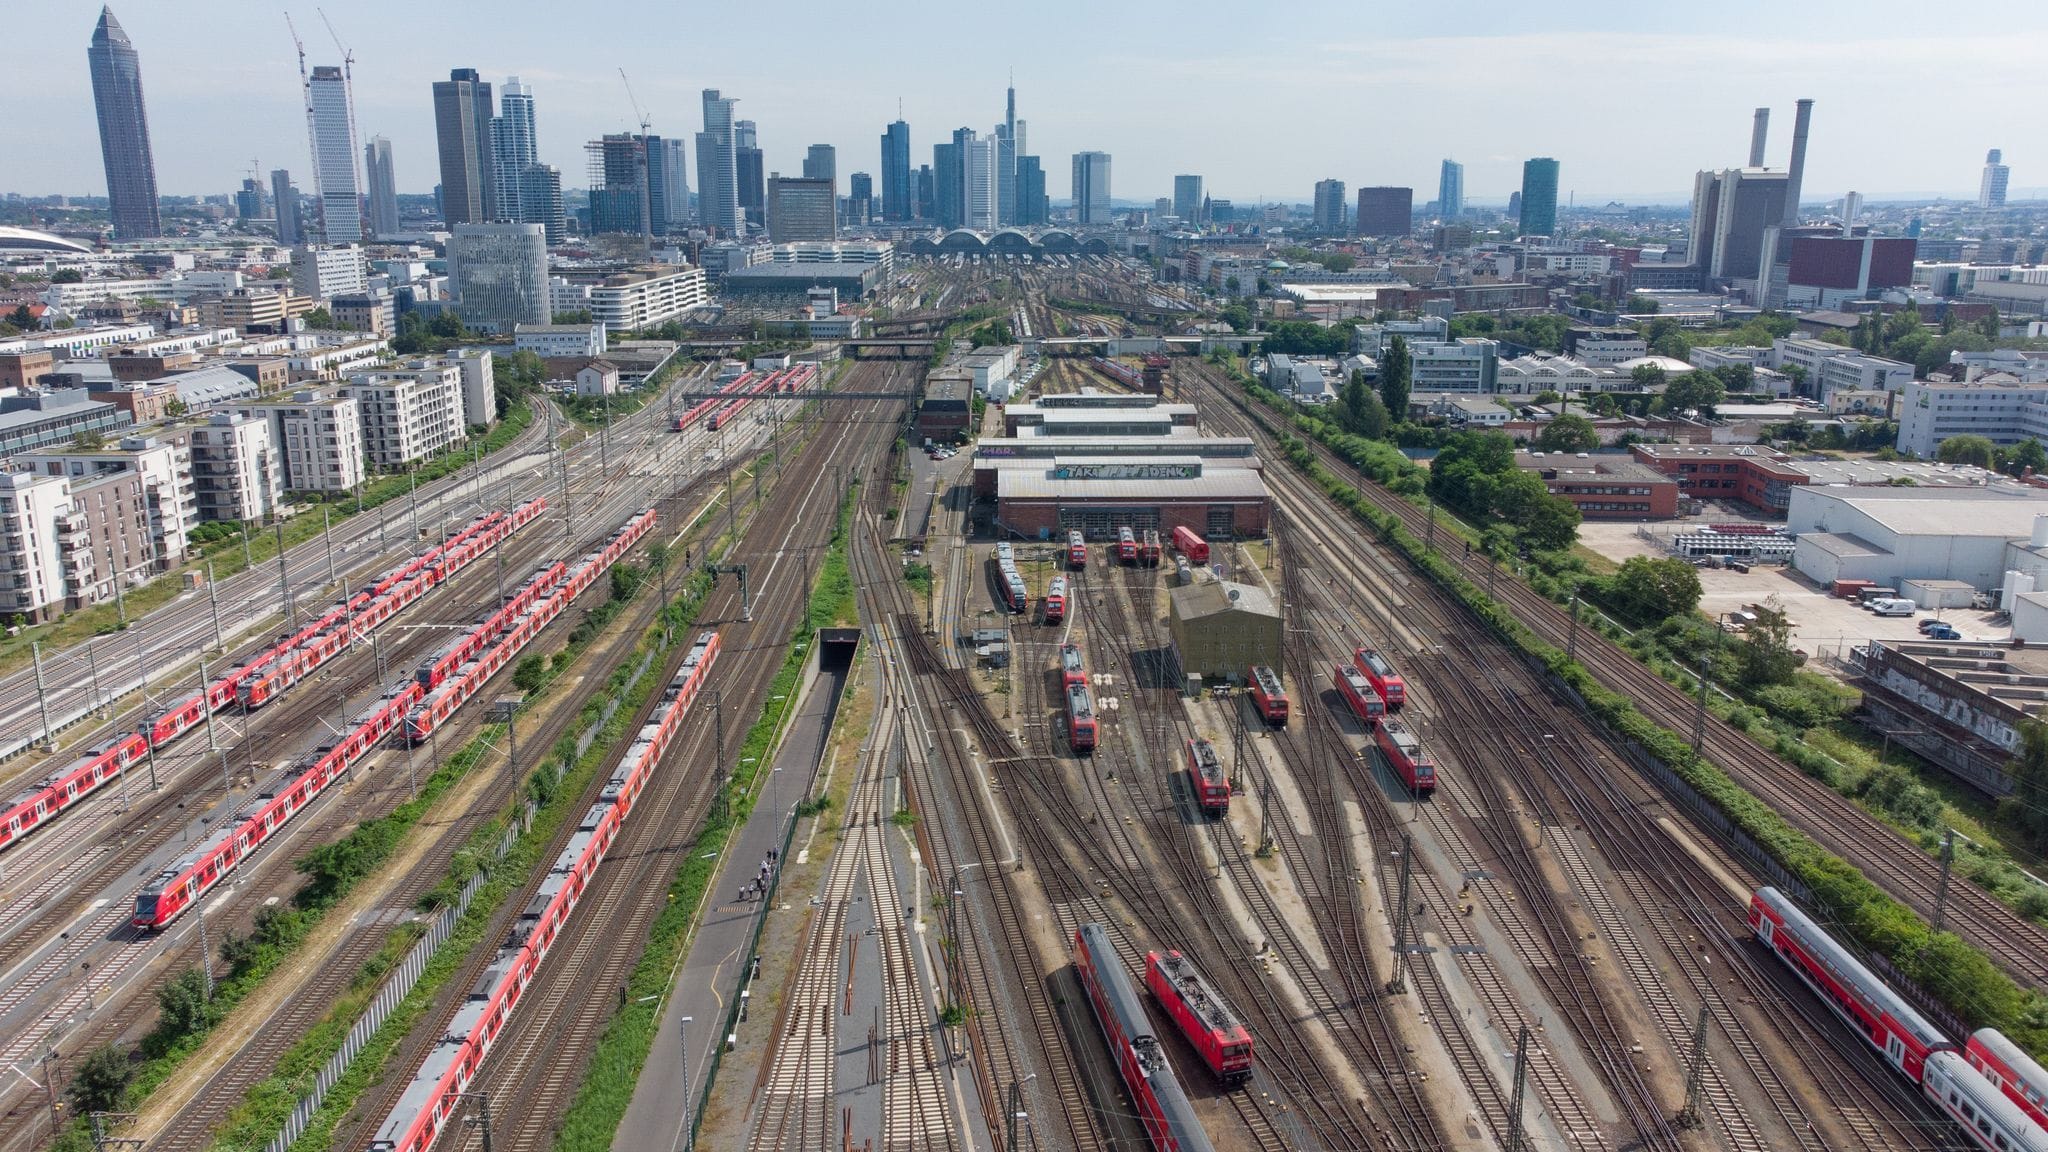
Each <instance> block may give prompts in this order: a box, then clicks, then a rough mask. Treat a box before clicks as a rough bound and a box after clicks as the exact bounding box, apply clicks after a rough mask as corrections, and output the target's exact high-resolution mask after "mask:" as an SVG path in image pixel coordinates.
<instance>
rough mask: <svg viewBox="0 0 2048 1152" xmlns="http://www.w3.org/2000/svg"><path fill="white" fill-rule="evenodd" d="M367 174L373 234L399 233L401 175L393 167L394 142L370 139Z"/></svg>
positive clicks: (365, 160)
mask: <svg viewBox="0 0 2048 1152" xmlns="http://www.w3.org/2000/svg"><path fill="white" fill-rule="evenodd" d="M363 171H364V172H365V173H367V174H368V176H369V178H370V231H371V233H372V234H374V235H377V236H395V235H397V233H398V174H397V173H396V172H395V171H393V170H392V167H391V141H389V140H386V139H385V138H384V137H382V136H372V137H370V142H369V143H368V144H365V145H363Z"/></svg>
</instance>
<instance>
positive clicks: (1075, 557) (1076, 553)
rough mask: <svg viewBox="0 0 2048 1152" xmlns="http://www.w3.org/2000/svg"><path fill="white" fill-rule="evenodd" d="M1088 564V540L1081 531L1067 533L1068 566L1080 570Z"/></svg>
mask: <svg viewBox="0 0 2048 1152" xmlns="http://www.w3.org/2000/svg"><path fill="white" fill-rule="evenodd" d="M1087 566H1088V541H1087V539H1086V538H1085V537H1083V536H1082V535H1081V533H1080V532H1079V531H1078V530H1076V531H1069V532H1068V533H1067V567H1069V568H1072V569H1074V570H1075V571H1079V570H1081V569H1083V568H1086V567H1087Z"/></svg>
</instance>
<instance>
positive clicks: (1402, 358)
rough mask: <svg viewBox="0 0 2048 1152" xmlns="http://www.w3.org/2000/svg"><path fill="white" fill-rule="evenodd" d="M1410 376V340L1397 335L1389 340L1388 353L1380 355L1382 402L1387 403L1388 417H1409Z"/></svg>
mask: <svg viewBox="0 0 2048 1152" xmlns="http://www.w3.org/2000/svg"><path fill="white" fill-rule="evenodd" d="M1409 376H1410V365H1409V363H1408V341H1407V339H1406V338H1405V337H1401V336H1396V337H1394V338H1393V339H1391V340H1389V341H1387V350H1386V354H1385V355H1383V356H1381V357H1380V403H1382V404H1384V405H1386V408H1387V417H1388V419H1391V420H1394V421H1396V422H1400V421H1405V420H1407V419H1408V386H1409V385H1408V382H1409Z"/></svg>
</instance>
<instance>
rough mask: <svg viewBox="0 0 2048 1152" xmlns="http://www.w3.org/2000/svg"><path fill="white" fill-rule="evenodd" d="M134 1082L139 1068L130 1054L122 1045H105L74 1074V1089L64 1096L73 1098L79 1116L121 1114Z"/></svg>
mask: <svg viewBox="0 0 2048 1152" xmlns="http://www.w3.org/2000/svg"><path fill="white" fill-rule="evenodd" d="M133 1079H135V1066H134V1063H133V1062H132V1061H130V1060H129V1059H128V1053H127V1052H125V1051H123V1050H122V1049H121V1048H120V1046H118V1045H115V1044H102V1045H101V1046H99V1047H98V1048H95V1049H93V1050H92V1051H91V1052H89V1053H87V1054H86V1057H85V1059H83V1060H81V1061H79V1063H78V1069H77V1071H75V1072H73V1073H72V1074H71V1087H70V1088H67V1089H65V1093H64V1094H65V1095H66V1096H69V1097H70V1098H71V1107H72V1110H73V1112H74V1114H76V1115H79V1116H90V1115H92V1114H93V1113H95V1112H118V1111H120V1110H121V1105H122V1103H123V1102H124V1101H126V1100H127V1098H128V1083H129V1081H131V1080H133Z"/></svg>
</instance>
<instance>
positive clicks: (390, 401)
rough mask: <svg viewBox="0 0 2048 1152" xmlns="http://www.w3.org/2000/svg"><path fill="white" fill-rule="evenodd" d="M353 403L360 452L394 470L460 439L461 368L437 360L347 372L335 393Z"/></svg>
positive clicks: (375, 463) (379, 465)
mask: <svg viewBox="0 0 2048 1152" xmlns="http://www.w3.org/2000/svg"><path fill="white" fill-rule="evenodd" d="M335 394H336V395H337V396H347V397H351V398H353V399H354V400H355V402H356V414H357V418H358V419H360V420H361V421H362V440H363V455H364V456H365V457H367V458H368V460H369V463H370V466H371V467H373V468H379V469H382V470H384V471H386V472H396V471H399V470H401V469H403V468H405V467H406V466H407V465H409V464H413V463H415V462H417V461H420V460H424V459H426V458H427V457H429V456H432V455H434V454H435V453H437V452H440V451H441V450H443V449H445V448H447V447H449V446H450V445H452V444H454V443H456V442H457V441H459V440H461V439H462V436H463V430H464V420H463V404H462V369H461V368H460V367H458V366H457V365H454V364H449V363H445V362H441V361H425V360H421V361H414V362H413V363H410V364H408V365H406V366H405V367H404V368H400V369H395V370H388V371H380V372H364V373H361V374H358V375H354V376H350V377H349V378H348V383H347V384H345V385H343V386H342V387H341V389H340V390H339V391H338V392H336V393H335Z"/></svg>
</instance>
